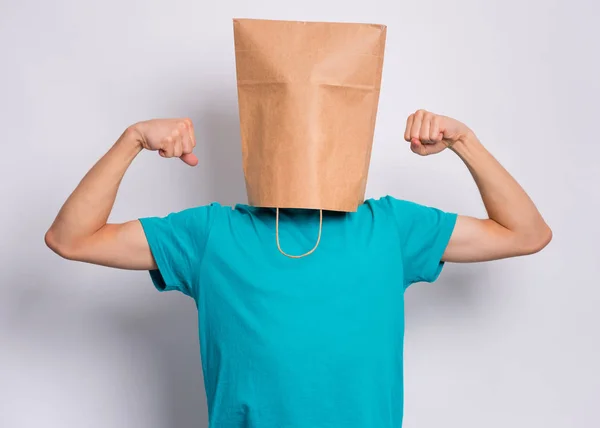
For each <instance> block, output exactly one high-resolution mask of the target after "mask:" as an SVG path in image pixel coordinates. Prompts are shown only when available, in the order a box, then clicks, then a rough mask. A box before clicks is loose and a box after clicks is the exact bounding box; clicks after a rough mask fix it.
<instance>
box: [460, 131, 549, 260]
mask: <svg viewBox="0 0 600 428" xmlns="http://www.w3.org/2000/svg"><path fill="white" fill-rule="evenodd" d="M452 150H453V151H454V152H455V153H456V154H457V155H458V156H459V157H460V158H461V159H462V160H463V161H464V163H465V164H466V166H467V168H468V169H469V171H470V172H471V175H472V176H473V179H474V180H475V183H476V184H477V187H478V189H479V192H480V193H481V198H482V200H483V203H484V205H485V208H486V211H487V213H488V216H489V218H490V220H492V221H494V222H495V223H497V224H498V225H500V226H502V227H503V228H505V229H506V230H507V231H509V232H511V234H512V238H513V240H514V241H515V244H516V245H519V246H522V247H523V248H529V247H537V246H544V245H545V244H546V243H547V242H546V241H549V240H550V237H551V232H550V229H549V227H548V226H547V225H546V223H545V221H544V219H543V218H542V216H541V214H540V212H539V211H538V209H537V208H536V206H535V205H534V203H533V201H532V200H531V199H530V197H529V196H528V195H527V193H526V192H525V191H524V190H523V188H522V187H521V186H520V185H519V183H518V182H517V181H516V180H515V179H514V178H513V177H512V176H511V175H510V174H509V173H508V171H507V170H506V169H504V167H503V166H502V165H501V164H500V163H499V162H498V161H497V160H496V159H495V158H494V157H493V156H492V155H491V154H490V153H489V152H488V151H487V150H486V149H485V147H484V146H483V145H482V144H481V143H480V141H479V140H478V139H477V138H476V137H475V136H474V135H473V134H470V135H469V136H467V137H466V138H464V139H461V140H459V141H457V142H456V143H455V144H454V145H453V146H452ZM492 226H493V227H495V225H492ZM501 233H502V231H501ZM532 250H535V248H532Z"/></svg>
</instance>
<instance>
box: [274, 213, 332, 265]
mask: <svg viewBox="0 0 600 428" xmlns="http://www.w3.org/2000/svg"><path fill="white" fill-rule="evenodd" d="M322 232H323V210H319V236H318V237H317V243H316V244H315V246H314V247H313V249H312V250H310V251H309V252H308V253H304V254H302V255H299V256H292V255H290V254H287V253H286V252H284V251H283V250H282V249H281V244H280V243H279V208H277V216H276V218H275V238H276V240H277V249H278V250H279V252H280V253H281V254H283V255H284V256H286V257H289V258H290V259H301V258H302V257H306V256H309V255H311V254H312V253H314V252H315V250H316V249H317V247H318V246H319V243H320V242H321V233H322Z"/></svg>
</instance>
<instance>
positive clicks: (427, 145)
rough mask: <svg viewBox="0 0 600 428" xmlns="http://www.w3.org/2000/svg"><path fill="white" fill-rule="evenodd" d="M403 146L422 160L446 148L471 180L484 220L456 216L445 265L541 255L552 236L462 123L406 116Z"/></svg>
mask: <svg viewBox="0 0 600 428" xmlns="http://www.w3.org/2000/svg"><path fill="white" fill-rule="evenodd" d="M404 138H405V140H406V141H409V142H410V143H411V150H412V151H413V152H415V153H417V154H419V155H422V156H426V155H430V154H435V153H439V152H441V151H442V150H444V149H446V148H449V149H450V150H452V151H453V152H454V153H456V154H457V155H458V156H459V157H460V158H461V159H462V160H463V162H464V163H465V165H466V166H467V168H468V169H469V171H470V172H471V175H472V176H473V178H474V180H475V183H476V184H477V187H478V188H479V192H480V193H481V197H482V199H483V203H484V205H485V208H486V211H487V213H488V217H489V218H487V219H477V218H473V217H469V216H462V215H459V216H458V218H457V220H456V225H455V227H454V230H453V232H452V235H451V238H450V241H449V243H448V246H447V248H446V250H445V252H444V254H443V256H442V261H447V262H479V261H489V260H497V259H503V258H508V257H516V256H523V255H527V254H533V253H536V252H538V251H541V250H542V249H543V248H544V247H545V246H546V245H548V243H549V242H550V240H551V239H552V231H551V230H550V227H548V225H547V224H546V222H545V221H544V219H543V218H542V215H541V214H540V212H539V211H538V209H537V208H536V206H535V205H534V203H533V202H532V200H531V199H530V198H529V196H528V195H527V193H526V192H525V191H524V190H523V188H522V187H521V186H520V185H519V183H517V181H516V180H515V179H514V178H513V177H512V176H511V175H510V174H509V173H508V171H506V170H505V169H504V168H503V167H502V165H500V163H499V162H498V161H497V160H496V159H495V158H494V157H493V156H492V155H491V154H490V153H489V152H488V151H487V150H486V149H485V147H484V146H483V145H482V144H481V142H480V141H479V140H478V138H477V137H476V136H475V134H474V133H473V131H471V130H470V129H469V128H468V127H467V126H466V125H464V124H463V123H461V122H459V121H457V120H455V119H452V118H449V117H446V116H441V115H436V114H433V113H430V112H427V111H425V110H419V111H417V112H416V113H414V114H412V115H410V116H409V118H408V120H407V126H406V131H405V134H404Z"/></svg>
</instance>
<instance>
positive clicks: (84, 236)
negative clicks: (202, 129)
mask: <svg viewBox="0 0 600 428" xmlns="http://www.w3.org/2000/svg"><path fill="white" fill-rule="evenodd" d="M195 145H196V142H195V138H194V131H193V126H192V123H191V121H190V120H189V119H155V120H150V121H146V122H140V123H137V124H135V125H133V126H131V127H129V128H128V129H127V130H126V131H125V132H124V133H123V134H122V135H121V137H120V138H119V139H118V140H117V142H116V143H115V144H114V145H113V147H112V148H111V149H110V150H109V151H108V153H106V155H104V156H103V157H102V158H101V159H100V160H99V161H98V162H97V163H96V164H95V165H94V167H93V168H92V169H91V170H90V171H89V172H88V173H87V174H86V176H85V177H84V178H83V180H82V181H81V182H80V183H79V185H78V186H77V188H76V189H75V190H74V191H73V193H72V194H71V195H70V196H69V198H68V199H67V201H66V202H65V203H64V205H63V206H62V208H61V210H60V211H59V213H58V215H57V217H56V219H55V220H54V222H53V224H52V226H51V227H50V229H49V230H48V232H46V236H45V240H46V244H47V245H48V247H50V248H51V249H52V250H53V251H54V252H56V253H57V254H59V255H60V256H62V257H64V258H66V259H69V260H76V261H81V262H87V263H93V264H98V265H103V266H110V267H115V268H122V269H135V270H153V269H156V262H155V261H154V258H153V256H152V253H151V251H150V247H149V245H148V241H147V239H146V236H145V233H144V230H143V229H142V225H141V223H140V222H139V220H134V221H130V222H126V223H122V224H107V221H108V216H109V214H110V212H111V210H112V207H113V204H114V202H115V198H116V195H117V191H118V188H119V184H120V183H121V180H122V179H123V176H124V175H125V172H126V171H127V168H128V167H129V165H131V162H133V159H135V157H136V156H137V155H138V154H139V153H140V152H141V151H142V150H143V149H148V150H156V151H158V152H159V154H160V155H161V156H162V157H166V158H170V157H179V158H181V159H182V160H183V161H184V162H185V163H187V164H188V165H191V166H195V165H196V164H197V163H198V159H197V158H196V156H195V155H194V154H192V150H193V148H194V147H195Z"/></svg>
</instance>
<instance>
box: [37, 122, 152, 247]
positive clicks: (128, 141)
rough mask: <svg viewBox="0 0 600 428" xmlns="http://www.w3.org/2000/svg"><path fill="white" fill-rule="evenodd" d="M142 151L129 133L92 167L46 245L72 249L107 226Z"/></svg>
mask: <svg viewBox="0 0 600 428" xmlns="http://www.w3.org/2000/svg"><path fill="white" fill-rule="evenodd" d="M141 150H142V146H141V144H140V143H139V141H138V140H137V138H136V134H135V131H132V130H127V131H125V132H124V133H123V134H122V135H121V137H120V138H119V139H118V140H117V142H116V143H115V144H114V145H113V146H112V148H111V149H110V150H109V151H108V152H107V153H106V154H105V155H104V156H103V157H102V158H101V159H100V160H99V161H98V162H97V163H96V164H95V165H94V166H93V167H92V169H91V170H90V171H89V172H88V173H87V174H86V175H85V177H84V178H83V179H82V180H81V182H80V183H79V185H78V186H77V188H76V189H75V190H74V191H73V193H72V194H71V195H70V196H69V198H68V199H67V201H66V202H65V203H64V205H63V206H62V208H61V210H60V211H59V213H58V215H57V217H56V219H55V221H54V223H53V224H52V227H51V228H50V229H49V231H48V233H47V234H46V241H47V243H48V245H49V246H50V247H52V248H53V249H61V248H71V247H74V246H77V245H78V243H79V242H81V241H83V240H85V239H87V238H89V237H91V236H92V235H94V234H95V233H96V232H98V231H99V230H100V229H101V228H102V227H103V226H105V225H106V222H107V220H108V216H109V215H110V212H111V210H112V207H113V205H114V202H115V198H116V195H117V191H118V189H119V185H120V183H121V180H122V179H123V176H124V175H125V172H126V171H127V168H128V167H129V166H130V165H131V162H132V161H133V159H134V158H135V157H136V156H137V154H138V153H139V152H140V151H141Z"/></svg>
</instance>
